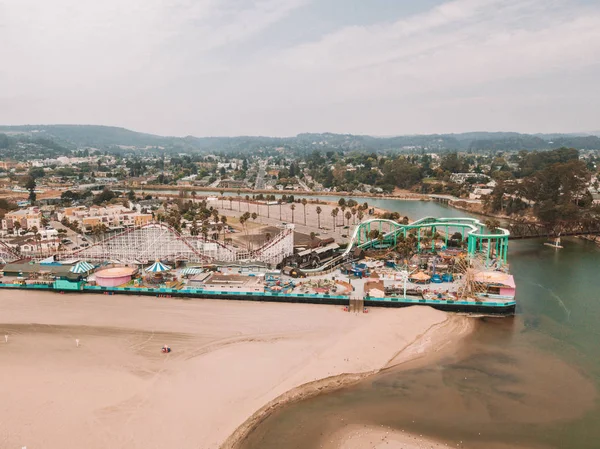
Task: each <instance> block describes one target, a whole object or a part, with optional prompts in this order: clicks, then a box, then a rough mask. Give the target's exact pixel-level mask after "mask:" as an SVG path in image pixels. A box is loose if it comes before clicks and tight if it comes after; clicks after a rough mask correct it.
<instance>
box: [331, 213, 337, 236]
mask: <svg viewBox="0 0 600 449" xmlns="http://www.w3.org/2000/svg"><path fill="white" fill-rule="evenodd" d="M337 214H338V211H337V208H336V209H332V210H331V218H332V219H333V232H335V217H337Z"/></svg>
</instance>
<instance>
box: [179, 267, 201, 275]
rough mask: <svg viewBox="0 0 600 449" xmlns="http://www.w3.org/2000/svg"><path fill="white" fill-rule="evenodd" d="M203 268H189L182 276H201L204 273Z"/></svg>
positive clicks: (183, 271)
mask: <svg viewBox="0 0 600 449" xmlns="http://www.w3.org/2000/svg"><path fill="white" fill-rule="evenodd" d="M202 271H203V270H202V268H196V267H188V268H184V269H183V270H181V274H183V275H192V274H200V273H202Z"/></svg>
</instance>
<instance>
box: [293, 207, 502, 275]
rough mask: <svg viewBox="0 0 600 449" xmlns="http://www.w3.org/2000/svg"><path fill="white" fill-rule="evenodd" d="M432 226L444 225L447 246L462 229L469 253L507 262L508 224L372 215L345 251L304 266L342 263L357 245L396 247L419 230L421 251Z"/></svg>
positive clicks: (358, 227)
mask: <svg viewBox="0 0 600 449" xmlns="http://www.w3.org/2000/svg"><path fill="white" fill-rule="evenodd" d="M422 229H428V230H430V231H431V233H432V234H435V232H436V230H437V229H444V231H445V232H444V239H445V244H446V246H447V245H448V240H449V236H450V231H452V230H460V231H461V232H462V235H463V236H465V237H466V239H467V253H468V255H469V257H472V256H474V255H475V254H483V253H485V255H486V257H485V259H486V264H488V263H489V262H490V260H491V256H492V255H495V258H496V259H497V260H498V261H499V262H500V263H502V264H506V261H507V255H508V238H509V237H510V232H509V231H508V230H507V229H504V228H497V229H496V230H495V231H493V232H484V231H485V224H483V223H481V222H480V221H479V220H478V219H476V218H467V217H460V218H434V217H424V218H421V219H420V220H417V221H414V222H412V223H409V224H402V223H398V222H396V221H393V220H388V219H384V218H372V219H369V220H365V221H363V222H361V223H359V224H358V225H356V227H355V228H354V232H353V233H352V236H351V238H350V241H349V243H348V246H347V247H346V249H345V251H344V252H343V253H341V254H340V255H339V256H337V257H334V258H333V259H331V260H329V261H328V262H326V263H325V264H323V265H321V266H320V267H316V268H312V269H306V270H303V271H304V272H305V273H317V272H321V271H326V270H329V269H333V268H334V267H336V266H337V265H339V264H340V263H342V262H344V261H345V260H347V259H348V256H349V255H350V254H351V252H352V251H353V250H354V249H355V248H361V249H369V248H378V249H382V248H386V247H392V246H393V247H396V245H397V243H398V239H399V237H400V236H402V237H403V238H406V237H407V236H408V235H409V234H416V235H415V238H416V240H417V251H421V250H423V249H424V247H423V246H422V244H421V241H422V240H421V238H422V236H421V230H422ZM373 230H377V231H378V232H377V237H376V238H372V237H369V236H370V235H372V234H371V231H373ZM434 249H435V242H434V241H433V239H432V250H434Z"/></svg>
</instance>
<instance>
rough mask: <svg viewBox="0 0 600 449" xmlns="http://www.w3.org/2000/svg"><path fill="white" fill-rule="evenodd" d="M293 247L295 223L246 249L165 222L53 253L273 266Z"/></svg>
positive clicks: (127, 260) (106, 258) (109, 258)
mask: <svg viewBox="0 0 600 449" xmlns="http://www.w3.org/2000/svg"><path fill="white" fill-rule="evenodd" d="M293 250H294V226H293V225H286V226H284V227H282V229H281V232H280V233H279V234H277V235H276V236H275V237H274V238H273V239H271V240H270V241H268V242H266V243H265V244H264V245H263V246H261V247H260V248H257V249H255V250H247V249H245V248H239V247H236V246H233V245H228V244H225V243H223V242H219V241H217V240H211V239H205V238H204V237H202V236H187V235H182V234H180V233H179V232H177V231H176V230H175V229H173V228H172V227H170V226H168V225H166V224H164V223H149V224H146V225H143V226H139V227H134V228H130V229H128V230H126V231H124V232H122V233H120V234H117V235H114V236H111V237H107V238H104V239H102V240H100V241H99V242H97V243H95V244H93V245H92V246H89V247H87V248H82V249H79V250H76V251H69V252H61V253H56V257H57V258H58V259H63V260H64V259H82V260H92V261H98V262H105V261H118V262H122V263H135V264H146V263H151V262H153V261H156V260H166V261H172V262H178V261H186V262H200V263H210V262H238V261H260V262H264V263H266V264H269V265H272V266H276V265H277V264H279V263H281V261H282V260H283V259H284V258H285V257H286V256H289V255H290V254H292V253H293Z"/></svg>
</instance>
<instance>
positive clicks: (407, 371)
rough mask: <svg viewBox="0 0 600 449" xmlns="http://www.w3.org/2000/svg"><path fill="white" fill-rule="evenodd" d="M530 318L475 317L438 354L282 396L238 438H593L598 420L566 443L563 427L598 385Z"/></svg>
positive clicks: (248, 443) (258, 443)
mask: <svg viewBox="0 0 600 449" xmlns="http://www.w3.org/2000/svg"><path fill="white" fill-rule="evenodd" d="M536 327H537V326H536V323H535V322H530V323H527V320H526V319H524V318H523V317H514V318H480V319H478V322H477V324H476V329H475V331H474V332H473V333H472V334H471V335H469V336H468V337H466V339H465V340H464V341H463V342H462V343H461V344H460V347H459V348H458V349H457V351H455V352H454V353H452V354H449V355H447V356H445V357H444V358H443V359H441V360H438V361H437V362H435V363H433V364H428V365H427V366H423V364H422V363H419V364H418V365H419V366H418V367H414V368H413V367H411V365H410V364H405V365H400V366H398V367H393V368H390V369H388V370H385V371H382V372H380V373H379V374H377V375H375V376H373V377H370V378H368V379H366V380H364V381H361V382H360V383H358V384H357V385H355V386H352V387H350V388H347V389H344V390H340V391H336V392H333V393H329V394H326V395H323V396H319V397H315V398H311V399H308V400H306V401H302V402H299V403H297V404H292V405H288V406H286V407H284V408H282V409H281V410H280V411H278V412H276V413H275V414H273V415H271V416H270V417H268V418H267V419H265V420H264V421H263V422H262V423H261V424H260V425H259V426H258V427H257V428H256V429H255V431H253V432H252V433H251V434H250V435H249V436H248V438H247V439H246V440H245V442H244V443H243V444H242V445H241V446H240V447H242V448H244V449H251V448H256V449H257V448H262V449H271V448H273V449H275V448H280V447H286V448H297V449H301V448H302V449H310V448H321V447H323V448H326V449H327V448H329V449H333V448H336V447H339V442H338V441H335V440H333V439H332V437H331V435H333V434H335V433H336V432H338V431H339V429H340V428H342V427H344V426H348V425H361V426H365V425H369V426H385V427H389V428H390V429H396V430H399V431H406V432H412V433H416V434H425V435H432V436H435V437H437V438H440V439H442V440H444V441H446V442H448V443H449V444H450V443H452V446H454V447H456V444H459V446H460V447H471V448H478V447H489V446H490V445H492V444H493V445H501V444H508V445H511V444H512V445H515V446H517V445H518V446H520V447H532V448H533V447H535V448H545V447H547V448H567V447H574V448H575V447H576V448H590V449H591V448H596V447H597V444H596V442H597V441H598V440H597V438H596V437H600V432H598V430H595V429H591V430H592V432H594V433H595V435H594V438H588V437H586V438H584V439H582V440H580V441H577V443H576V444H575V445H565V444H564V443H565V441H564V435H563V434H562V432H561V431H560V429H561V428H562V426H563V425H564V424H565V423H570V422H573V421H576V420H582V419H584V418H585V417H586V414H590V411H592V410H594V406H595V402H596V395H597V392H596V387H595V385H594V383H593V382H592V381H591V380H590V379H589V378H588V377H587V375H586V374H585V373H584V372H582V371H581V369H579V368H578V367H576V366H574V365H572V364H569V363H567V362H565V361H564V360H562V359H560V358H558V357H556V356H555V355H553V354H552V353H549V352H543V351H540V350H539V349H538V348H539V343H540V342H539V340H540V339H547V340H548V341H545V343H546V344H547V345H551V344H552V342H551V338H549V337H546V336H544V335H542V334H540V333H539V331H538V330H537V329H536ZM516 347H518V350H515V349H516ZM594 414H596V413H595V412H594ZM557 429H558V430H557ZM460 442H462V443H460ZM499 447H500V446H499Z"/></svg>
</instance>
